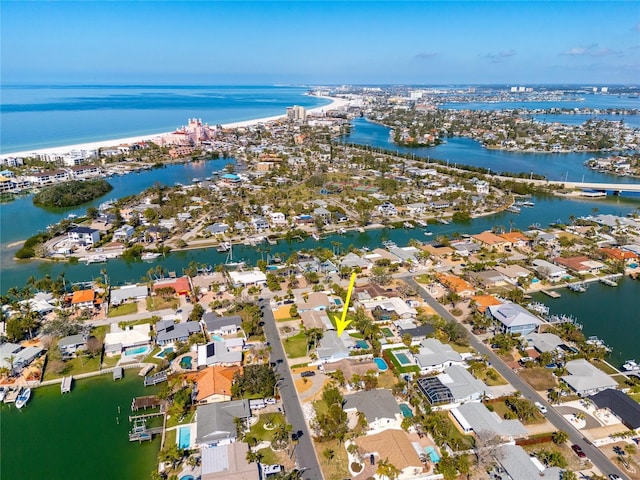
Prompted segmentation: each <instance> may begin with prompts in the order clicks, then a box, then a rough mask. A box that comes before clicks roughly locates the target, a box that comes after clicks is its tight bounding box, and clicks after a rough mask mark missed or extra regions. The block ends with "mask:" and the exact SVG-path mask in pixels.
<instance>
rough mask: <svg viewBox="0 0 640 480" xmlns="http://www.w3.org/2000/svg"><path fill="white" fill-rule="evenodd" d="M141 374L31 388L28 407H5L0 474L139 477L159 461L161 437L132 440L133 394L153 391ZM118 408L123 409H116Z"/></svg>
mask: <svg viewBox="0 0 640 480" xmlns="http://www.w3.org/2000/svg"><path fill="white" fill-rule="evenodd" d="M157 391H158V388H157V387H146V388H145V387H144V385H143V383H142V379H141V378H140V377H138V376H137V375H125V377H124V378H123V379H122V380H120V381H118V382H114V381H113V380H112V377H111V375H110V374H109V375H102V376H100V377H94V378H89V379H82V380H77V381H76V382H74V386H73V391H72V392H71V393H70V394H67V395H64V396H63V395H61V394H60V385H52V386H49V387H42V388H37V389H34V390H33V395H32V397H31V401H30V402H29V407H28V408H25V409H22V410H18V409H16V408H15V407H14V406H9V405H1V406H0V417H1V419H2V428H0V444H1V445H2V461H0V478H2V479H3V480H4V479H7V480H10V479H47V480H68V479H70V478H91V479H92V480H113V479H116V478H117V479H119V480H139V479H144V478H149V474H150V472H151V471H152V470H153V469H154V467H155V465H156V456H157V453H158V450H159V449H160V436H157V437H156V438H155V439H154V440H153V441H152V442H143V443H142V444H139V443H137V442H134V443H130V442H129V438H128V432H129V430H130V428H131V427H130V425H129V421H128V417H129V415H131V411H130V408H131V400H132V399H133V397H136V396H142V395H153V394H155V393H156V392H157ZM118 408H119V409H120V411H118Z"/></svg>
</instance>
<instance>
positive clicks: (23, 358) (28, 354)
mask: <svg viewBox="0 0 640 480" xmlns="http://www.w3.org/2000/svg"><path fill="white" fill-rule="evenodd" d="M43 352H44V350H43V348H42V347H36V346H31V347H24V348H23V347H22V346H21V345H18V344H16V343H9V342H7V343H2V344H0V368H7V369H9V371H10V372H11V373H12V374H16V373H19V372H20V371H22V370H23V369H24V368H25V367H27V366H28V365H30V364H31V362H33V361H34V360H35V359H36V358H38V357H39V356H40V355H42V353H43Z"/></svg>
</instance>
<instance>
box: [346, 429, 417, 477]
mask: <svg viewBox="0 0 640 480" xmlns="http://www.w3.org/2000/svg"><path fill="white" fill-rule="evenodd" d="M354 441H355V443H356V445H357V446H358V449H359V450H360V451H361V452H363V454H365V456H368V455H374V456H377V457H378V460H386V461H388V462H389V463H390V464H392V465H393V466H394V467H396V468H397V469H399V470H400V472H401V473H400V475H399V477H398V478H399V479H404V478H420V474H422V473H423V467H424V466H423V464H422V461H421V460H420V457H419V456H418V454H417V452H416V449H415V448H413V445H412V444H411V441H410V440H409V437H408V436H407V433H406V432H405V431H404V430H396V429H388V430H383V431H382V432H380V433H375V434H372V435H365V436H363V437H357V438H356V439H355V440H354Z"/></svg>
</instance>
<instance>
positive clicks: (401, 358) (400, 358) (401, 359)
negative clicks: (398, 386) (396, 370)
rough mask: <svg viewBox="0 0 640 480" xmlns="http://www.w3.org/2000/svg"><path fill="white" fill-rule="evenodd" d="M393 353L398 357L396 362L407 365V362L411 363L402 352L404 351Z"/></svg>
mask: <svg viewBox="0 0 640 480" xmlns="http://www.w3.org/2000/svg"><path fill="white" fill-rule="evenodd" d="M394 355H395V356H396V358H397V359H398V362H400V365H409V364H411V360H409V357H407V355H406V354H404V353H394Z"/></svg>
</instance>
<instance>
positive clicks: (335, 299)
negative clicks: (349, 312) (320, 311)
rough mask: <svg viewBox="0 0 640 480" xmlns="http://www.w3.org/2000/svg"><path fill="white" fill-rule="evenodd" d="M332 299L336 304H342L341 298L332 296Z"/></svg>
mask: <svg viewBox="0 0 640 480" xmlns="http://www.w3.org/2000/svg"><path fill="white" fill-rule="evenodd" d="M333 301H334V303H335V304H336V305H337V306H340V305H342V300H340V299H339V298H334V299H333Z"/></svg>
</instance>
